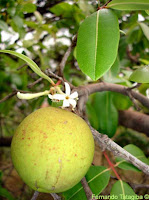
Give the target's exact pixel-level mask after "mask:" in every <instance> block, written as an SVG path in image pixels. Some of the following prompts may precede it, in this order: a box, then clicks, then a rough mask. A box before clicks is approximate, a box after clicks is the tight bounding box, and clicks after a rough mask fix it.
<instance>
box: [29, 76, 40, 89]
mask: <svg viewBox="0 0 149 200" xmlns="http://www.w3.org/2000/svg"><path fill="white" fill-rule="evenodd" d="M42 80H43V78H39V79H37V80H36V81H34V82H33V83H30V84H28V86H27V87H28V88H32V87H33V86H35V85H36V84H37V83H40V82H41V81H42Z"/></svg>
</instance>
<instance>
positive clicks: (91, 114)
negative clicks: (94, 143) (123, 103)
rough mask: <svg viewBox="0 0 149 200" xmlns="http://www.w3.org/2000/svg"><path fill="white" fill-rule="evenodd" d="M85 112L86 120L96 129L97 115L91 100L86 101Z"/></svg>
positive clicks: (97, 125)
mask: <svg viewBox="0 0 149 200" xmlns="http://www.w3.org/2000/svg"><path fill="white" fill-rule="evenodd" d="M86 114H87V117H88V120H89V121H90V124H91V125H92V126H93V127H94V128H95V129H96V130H97V129H98V127H99V123H98V116H97V114H96V111H95V109H94V107H93V106H92V105H91V102H89V101H88V102H87V103H86Z"/></svg>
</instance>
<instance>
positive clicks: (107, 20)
mask: <svg viewBox="0 0 149 200" xmlns="http://www.w3.org/2000/svg"><path fill="white" fill-rule="evenodd" d="M119 35H120V32H119V25H118V19H117V17H116V15H115V14H114V13H113V11H111V10H108V9H102V10H98V11H97V12H95V13H94V14H92V15H90V16H89V17H88V18H86V19H85V20H84V22H83V23H82V24H81V26H80V28H79V32H78V39H77V61H78V64H79V67H80V69H81V70H82V71H83V72H84V73H85V74H86V75H88V76H89V77H90V78H91V79H93V80H97V79H98V78H100V77H101V76H102V75H103V74H105V72H106V71H107V70H108V69H109V68H110V67H111V66H112V64H113V63H114V61H115V59H116V56H117V49H118V43H119ZM111 38H112V39H111Z"/></svg>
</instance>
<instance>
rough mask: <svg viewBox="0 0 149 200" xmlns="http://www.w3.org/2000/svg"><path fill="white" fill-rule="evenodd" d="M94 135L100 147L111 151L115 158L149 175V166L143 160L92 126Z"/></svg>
mask: <svg viewBox="0 0 149 200" xmlns="http://www.w3.org/2000/svg"><path fill="white" fill-rule="evenodd" d="M90 129H91V131H92V134H93V136H94V138H95V140H96V141H97V142H98V144H99V146H100V147H101V148H102V149H103V150H105V149H107V150H109V151H111V152H112V153H113V154H114V155H115V156H118V157H121V158H123V159H125V160H126V161H128V162H130V163H132V164H133V165H134V166H136V167H137V168H138V169H140V170H141V171H143V172H144V173H145V174H147V175H149V165H147V164H145V163H143V162H142V161H141V160H139V159H138V158H136V157H135V156H133V155H132V154H130V153H129V152H127V151H126V150H125V149H123V148H122V147H120V146H119V145H118V144H116V143H115V142H114V141H113V140H111V139H110V138H109V137H108V136H107V135H103V134H101V133H99V132H98V131H96V130H95V129H94V128H93V127H91V126H90Z"/></svg>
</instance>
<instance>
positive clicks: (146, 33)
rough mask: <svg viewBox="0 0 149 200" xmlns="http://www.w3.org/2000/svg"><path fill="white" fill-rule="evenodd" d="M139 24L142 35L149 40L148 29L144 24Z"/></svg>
mask: <svg viewBox="0 0 149 200" xmlns="http://www.w3.org/2000/svg"><path fill="white" fill-rule="evenodd" d="M139 24H140V26H141V28H142V31H143V33H144V35H145V36H146V38H147V39H148V40H149V27H148V26H147V25H146V24H144V23H139Z"/></svg>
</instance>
